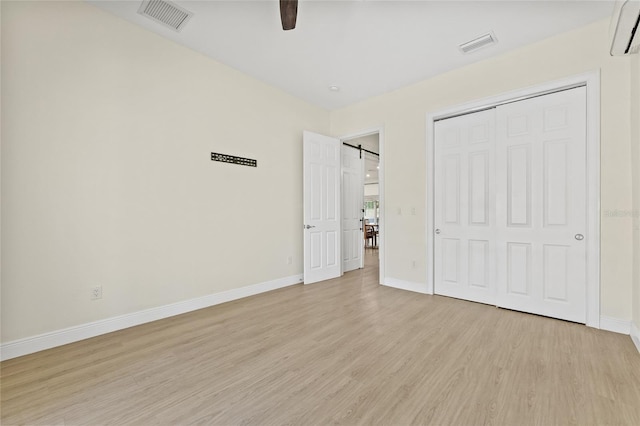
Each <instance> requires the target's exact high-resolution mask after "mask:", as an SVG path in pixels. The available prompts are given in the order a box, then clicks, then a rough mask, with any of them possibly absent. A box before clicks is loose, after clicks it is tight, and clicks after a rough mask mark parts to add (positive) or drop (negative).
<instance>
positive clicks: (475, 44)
mask: <svg viewBox="0 0 640 426" xmlns="http://www.w3.org/2000/svg"><path fill="white" fill-rule="evenodd" d="M497 42H498V39H497V38H496V36H495V34H493V33H492V32H489V33H486V34H483V35H481V36H480V37H476V38H474V39H473V40H469V41H468V42H466V43H462V44H460V45H458V48H459V49H460V50H461V51H462V53H471V52H475V51H476V50H478V49H481V48H483V47H486V46H489V45H492V44H495V43H497Z"/></svg>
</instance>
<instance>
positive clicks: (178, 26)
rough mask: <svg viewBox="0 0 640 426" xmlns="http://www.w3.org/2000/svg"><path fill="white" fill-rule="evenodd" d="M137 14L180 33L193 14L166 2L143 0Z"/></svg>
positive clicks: (161, 0)
mask: <svg viewBox="0 0 640 426" xmlns="http://www.w3.org/2000/svg"><path fill="white" fill-rule="evenodd" d="M138 13H139V14H141V15H143V16H146V17H148V18H151V19H153V20H154V21H156V22H159V23H160V24H163V25H165V26H167V27H169V28H171V29H173V30H175V31H180V30H182V28H183V27H184V26H185V24H186V23H187V22H188V21H189V18H191V16H192V15H193V13H191V12H189V11H188V10H186V9H184V8H182V7H180V6H178V5H176V4H173V3H171V2H168V1H166V0H144V1H143V2H142V4H141V5H140V8H139V9H138Z"/></svg>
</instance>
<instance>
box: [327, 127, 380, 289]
mask: <svg viewBox="0 0 640 426" xmlns="http://www.w3.org/2000/svg"><path fill="white" fill-rule="evenodd" d="M376 133H377V134H378V143H379V145H378V147H379V151H380V152H379V155H380V161H379V165H380V169H378V191H379V196H378V197H379V203H380V218H379V221H378V258H379V260H380V265H379V266H380V274H379V281H380V282H379V284H382V283H384V271H385V262H384V259H385V242H386V239H385V228H386V227H385V223H386V222H385V213H384V211H385V203H384V126H379V127H371V128H368V129H364V130H361V131H358V132H355V133H350V134H347V135H343V136H339V137H338V139H340V143H342V142H347V141H349V140H350V139H356V138H360V137H363V136H369V135H373V134H376ZM362 258H363V261H364V250H363V253H362Z"/></svg>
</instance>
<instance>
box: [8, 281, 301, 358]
mask: <svg viewBox="0 0 640 426" xmlns="http://www.w3.org/2000/svg"><path fill="white" fill-rule="evenodd" d="M301 282H302V275H292V276H290V277H284V278H279V279H276V280H272V281H266V282H263V283H258V284H253V285H249V286H246V287H240V288H234V289H231V290H227V291H223V292H220V293H214V294H210V295H207V296H202V297H197V298H195V299H189V300H185V301H182V302H177V303H172V304H170V305H165V306H159V307H157V308H151V309H145V310H143V311H138V312H133V313H130V314H125V315H120V316H117V317H112V318H107V319H103V320H99V321H94V322H90V323H87V324H81V325H77V326H74V327H69V328H65V329H62V330H56V331H52V332H49V333H44V334H40V335H37V336H32V337H27V338H24V339H20V340H14V341H12V342H7V343H4V344H2V345H0V360H2V361H4V360H7V359H11V358H16V357H19V356H22V355H28V354H31V353H34V352H39V351H42V350H45V349H50V348H54V347H56V346H62V345H66V344H68V343H73V342H77V341H80V340H84V339H88V338H90V337H95V336H99V335H101V334H106V333H111V332H113V331H117V330H122V329H125V328H129V327H133V326H136V325H140V324H144V323H147V322H151V321H157V320H160V319H164V318H169V317H172V316H175V315H180V314H184V313H187V312H191V311H195V310H198V309H202V308H208V307H209V306H214V305H219V304H221V303H225V302H230V301H232V300H237V299H242V298H244V297H248V296H253V295H256V294H260V293H265V292H267V291H271V290H276V289H279V288H282V287H287V286H290V285H294V284H300V283H301Z"/></svg>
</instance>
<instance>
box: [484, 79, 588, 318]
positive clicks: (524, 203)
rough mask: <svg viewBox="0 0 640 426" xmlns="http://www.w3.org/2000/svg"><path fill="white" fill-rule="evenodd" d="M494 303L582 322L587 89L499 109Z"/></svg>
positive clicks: (560, 93)
mask: <svg viewBox="0 0 640 426" xmlns="http://www.w3.org/2000/svg"><path fill="white" fill-rule="evenodd" d="M496 154H497V155H496V173H497V186H496V203H497V204H496V207H497V208H496V234H495V236H496V243H497V245H496V249H497V265H498V266H497V278H498V306H501V307H506V308H509V309H515V310H519V311H525V312H532V313H536V314H540V315H546V316H550V317H555V318H561V319H565V320H570V321H576V322H582V323H584V322H586V239H587V238H589V236H588V235H585V233H586V229H587V228H586V212H587V204H586V202H587V198H586V190H587V188H586V182H587V176H586V89H585V88H584V87H580V88H576V89H571V90H566V91H563V92H558V93H554V94H550V95H545V96H540V97H537V98H532V99H527V100H523V101H519V102H514V103H511V104H506V105H502V106H499V107H498V108H497V109H496Z"/></svg>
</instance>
